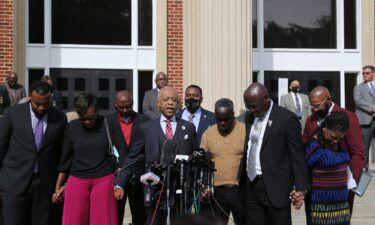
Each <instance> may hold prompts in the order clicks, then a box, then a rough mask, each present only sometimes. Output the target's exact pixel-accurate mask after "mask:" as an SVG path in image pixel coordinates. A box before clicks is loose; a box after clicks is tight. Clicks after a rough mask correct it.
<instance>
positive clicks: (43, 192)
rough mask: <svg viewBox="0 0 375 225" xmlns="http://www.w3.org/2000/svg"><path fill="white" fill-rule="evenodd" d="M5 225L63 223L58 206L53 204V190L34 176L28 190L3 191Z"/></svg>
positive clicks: (49, 224)
mask: <svg viewBox="0 0 375 225" xmlns="http://www.w3.org/2000/svg"><path fill="white" fill-rule="evenodd" d="M2 197H3V215H4V224H5V225H51V224H59V223H61V217H53V214H54V215H57V214H56V213H57V212H56V211H54V210H58V207H56V206H53V205H52V191H50V190H48V188H46V187H43V184H42V183H41V180H40V179H39V177H37V176H33V178H32V179H31V181H30V184H29V185H28V187H27V189H26V191H25V192H24V193H22V194H19V195H15V194H12V193H9V192H6V191H3V192H2Z"/></svg>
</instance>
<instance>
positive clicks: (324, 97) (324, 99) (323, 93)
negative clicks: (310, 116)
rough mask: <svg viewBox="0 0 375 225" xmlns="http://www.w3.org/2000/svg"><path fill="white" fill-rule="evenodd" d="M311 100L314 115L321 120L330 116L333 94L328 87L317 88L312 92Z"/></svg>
mask: <svg viewBox="0 0 375 225" xmlns="http://www.w3.org/2000/svg"><path fill="white" fill-rule="evenodd" d="M309 99H310V104H311V108H312V111H313V113H314V114H316V115H317V116H318V117H319V118H324V117H325V116H327V115H328V112H329V109H330V107H331V105H332V99H331V94H330V92H329V90H328V89H327V88H326V87H323V86H317V87H315V88H314V89H313V90H312V91H311V92H310V95H309Z"/></svg>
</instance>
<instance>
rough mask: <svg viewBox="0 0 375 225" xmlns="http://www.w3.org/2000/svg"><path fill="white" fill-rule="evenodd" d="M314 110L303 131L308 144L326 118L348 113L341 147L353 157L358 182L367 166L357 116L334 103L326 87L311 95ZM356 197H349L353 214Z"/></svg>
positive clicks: (351, 162) (354, 173) (312, 92)
mask: <svg viewBox="0 0 375 225" xmlns="http://www.w3.org/2000/svg"><path fill="white" fill-rule="evenodd" d="M309 98H310V104H311V108H312V115H311V116H309V117H308V118H307V120H306V125H305V129H304V131H303V141H304V143H306V142H307V141H308V139H309V137H310V136H311V135H312V134H313V133H314V131H315V130H316V128H317V127H318V126H319V125H320V124H321V122H322V121H323V120H324V118H325V117H326V116H328V115H330V114H331V113H332V112H346V113H347V115H348V118H349V129H348V131H347V132H346V135H345V138H344V139H343V140H342V141H341V142H340V145H341V146H342V147H343V148H344V149H346V151H348V153H349V155H350V156H351V160H350V165H351V169H352V172H353V176H354V179H355V180H356V181H357V182H358V181H359V178H360V177H361V172H362V168H363V167H364V165H365V154H364V146H363V143H362V135H361V127H360V125H359V121H358V118H357V116H356V115H355V114H354V113H353V112H350V111H348V110H346V109H343V108H341V107H340V106H338V105H336V104H335V103H333V101H332V98H331V94H330V92H329V90H328V89H327V88H326V87H323V86H318V87H316V88H314V89H313V90H312V91H311V92H310V95H309ZM353 200H354V195H353V193H352V192H351V193H350V196H349V204H350V207H351V212H352V210H353Z"/></svg>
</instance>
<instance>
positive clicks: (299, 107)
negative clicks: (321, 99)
mask: <svg viewBox="0 0 375 225" xmlns="http://www.w3.org/2000/svg"><path fill="white" fill-rule="evenodd" d="M300 87H301V86H300V83H299V81H298V80H294V81H292V82H291V83H290V86H289V89H290V92H289V93H288V94H286V95H283V96H281V98H280V104H279V105H280V106H281V107H284V108H286V109H288V110H290V111H292V112H293V113H295V114H296V116H297V118H298V120H299V122H300V123H301V126H302V130H303V129H304V128H305V123H306V119H307V117H308V116H309V115H311V110H310V101H309V98H308V97H307V95H305V94H302V93H300V91H301V89H300Z"/></svg>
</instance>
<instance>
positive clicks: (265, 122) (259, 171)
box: [246, 101, 273, 175]
mask: <svg viewBox="0 0 375 225" xmlns="http://www.w3.org/2000/svg"><path fill="white" fill-rule="evenodd" d="M272 106H273V101H271V105H270V108H269V109H268V111H267V112H266V114H265V115H264V119H263V122H262V123H263V124H262V131H261V133H260V137H259V144H258V145H257V149H256V157H255V173H256V175H262V167H261V165H260V150H261V148H262V144H263V136H264V132H265V131H266V127H267V125H268V124H270V123H271V124H272V121H269V120H268V119H269V117H270V113H271V110H272ZM258 120H259V117H255V118H254V123H253V125H252V126H251V130H250V133H249V142H248V143H247V146H248V147H247V160H246V162H248V161H249V155H250V148H251V133H252V129H253V127H254V125H255V124H256V123H258Z"/></svg>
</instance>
